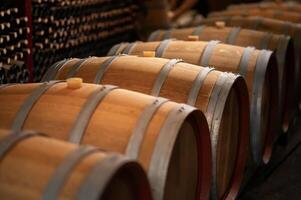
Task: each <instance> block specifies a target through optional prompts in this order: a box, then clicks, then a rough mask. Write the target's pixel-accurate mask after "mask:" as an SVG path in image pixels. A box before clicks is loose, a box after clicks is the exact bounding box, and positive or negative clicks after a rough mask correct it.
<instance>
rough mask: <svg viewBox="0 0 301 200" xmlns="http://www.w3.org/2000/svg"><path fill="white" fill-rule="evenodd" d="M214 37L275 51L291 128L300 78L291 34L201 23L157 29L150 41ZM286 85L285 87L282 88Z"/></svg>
mask: <svg viewBox="0 0 301 200" xmlns="http://www.w3.org/2000/svg"><path fill="white" fill-rule="evenodd" d="M193 37H195V39H196V40H200V41H210V40H219V41H221V42H223V43H226V44H233V45H238V46H243V47H248V46H254V47H255V48H257V49H270V50H273V51H275V55H276V58H277V62H278V72H279V83H283V84H279V91H280V92H279V104H280V105H279V110H280V112H281V113H283V114H282V117H283V120H282V121H283V130H284V132H286V131H287V130H288V127H289V124H290V122H291V121H292V119H293V116H294V113H295V111H296V110H297V99H298V95H297V93H298V90H297V88H296V87H295V85H297V80H295V81H292V80H291V77H294V71H295V69H294V67H295V58H294V55H295V52H294V45H293V41H292V39H291V37H289V36H285V35H277V34H272V33H268V32H260V31H254V30H249V29H242V28H240V27H232V28H230V27H218V26H206V25H202V26H198V27H193V28H185V29H172V30H158V31H155V32H153V33H152V34H151V35H150V37H149V40H148V41H161V40H165V39H170V38H175V39H179V40H190V39H191V38H193ZM282 87H283V88H282Z"/></svg>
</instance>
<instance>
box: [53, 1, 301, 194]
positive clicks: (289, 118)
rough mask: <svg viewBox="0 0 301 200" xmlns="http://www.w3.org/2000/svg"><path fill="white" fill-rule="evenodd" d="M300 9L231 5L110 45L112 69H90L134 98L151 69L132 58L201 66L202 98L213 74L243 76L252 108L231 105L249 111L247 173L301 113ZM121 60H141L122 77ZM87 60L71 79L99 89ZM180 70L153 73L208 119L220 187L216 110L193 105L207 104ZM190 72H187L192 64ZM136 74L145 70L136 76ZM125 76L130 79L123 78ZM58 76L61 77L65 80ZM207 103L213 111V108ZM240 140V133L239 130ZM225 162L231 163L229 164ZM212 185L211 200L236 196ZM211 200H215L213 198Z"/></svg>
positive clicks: (125, 67)
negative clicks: (143, 38)
mask: <svg viewBox="0 0 301 200" xmlns="http://www.w3.org/2000/svg"><path fill="white" fill-rule="evenodd" d="M300 7H301V4H297V3H293V2H285V3H271V2H268V3H266V2H265V3H259V4H242V5H234V6H230V7H229V8H228V9H227V10H225V11H222V12H214V13H211V14H209V16H208V18H206V19H203V20H201V21H198V22H197V24H194V26H193V27H188V28H183V29H169V30H156V31H154V32H153V33H152V34H151V35H150V36H149V38H148V42H141V41H138V42H134V43H121V44H118V45H115V46H114V47H113V48H112V49H111V50H110V51H109V52H108V56H113V58H112V59H111V60H110V59H109V58H108V62H109V64H108V63H106V64H103V65H102V64H101V63H97V66H95V68H98V70H100V71H101V68H102V66H105V68H106V69H105V71H106V74H107V73H109V74H110V73H112V75H111V76H112V79H113V78H115V80H114V82H115V83H116V84H122V82H125V80H124V79H131V80H127V81H126V82H129V83H127V84H126V86H125V87H128V89H131V90H136V91H139V92H147V91H146V90H145V89H143V88H141V84H142V85H144V84H147V83H146V82H148V81H147V80H148V77H149V75H148V74H149V70H148V67H147V68H146V66H147V62H146V61H145V62H138V63H137V62H136V61H135V60H136V59H146V58H141V57H158V58H167V59H181V61H184V62H186V63H190V64H193V65H198V66H201V68H204V72H200V73H199V75H197V76H194V78H193V80H194V81H198V80H201V83H200V85H201V86H199V92H200V93H202V91H203V90H206V89H205V85H206V79H209V78H211V77H210V75H212V72H214V71H216V70H219V71H223V72H232V73H238V74H240V75H241V76H242V77H243V78H244V80H245V81H246V85H247V89H248V90H247V91H248V94H249V104H246V102H247V101H246V99H244V100H243V99H239V98H238V100H237V102H236V103H234V104H233V105H235V104H236V107H238V108H236V109H238V110H241V109H242V107H245V106H246V105H250V107H249V109H250V115H249V117H250V127H249V129H248V130H249V131H248V132H249V135H250V137H249V142H250V143H249V150H250V154H249V156H248V164H247V166H246V168H247V171H248V168H251V167H250V166H251V165H252V164H250V163H252V162H254V163H255V165H256V166H257V167H258V166H259V165H261V164H267V163H268V162H269V158H270V156H271V154H272V150H273V144H274V143H275V141H276V140H277V139H278V138H279V136H280V134H282V135H284V136H285V137H288V132H289V131H288V130H289V129H290V128H291V127H293V125H294V120H295V117H296V114H297V112H298V111H299V110H300V109H301V82H300V73H301V69H300V68H301V61H300V58H301V14H300V13H299V12H300ZM124 54H129V55H136V56H139V57H136V58H133V59H131V60H130V61H127V62H124V65H123V66H122V67H120V72H118V71H117V69H118V67H116V65H118V64H117V63H118V62H119V61H120V60H122V59H124V60H125V59H126V58H125V55H124ZM148 59H154V58H148ZM89 60H93V58H89V59H87V60H85V61H82V62H83V63H80V64H79V65H75V66H76V67H75V68H78V70H76V71H77V72H76V74H77V76H81V77H83V78H84V79H85V80H87V81H94V83H98V81H99V79H97V77H93V78H92V77H90V76H89V75H88V74H92V73H94V71H93V72H92V73H91V71H90V72H88V69H87V70H85V69H84V68H89V67H88V66H87V65H94V62H93V61H91V64H90V62H89ZM109 60H110V61H109ZM181 61H178V62H181ZM104 62H105V61H104ZM131 62H133V64H128V63H131ZM175 62H176V61H175ZM92 63H93V64H92ZM95 64H96V63H95ZM63 65H64V64H63ZM67 65H68V64H67ZM108 65H109V66H108ZM120 65H121V64H120ZM129 65H133V66H129ZM150 65H152V66H153V67H154V66H155V63H151V64H150ZM178 65H180V64H176V65H174V66H173V67H172V69H170V68H171V67H170V66H168V67H162V68H161V70H160V72H159V75H158V77H161V78H158V79H160V80H161V81H162V79H163V82H165V83H164V87H165V86H166V87H167V85H170V86H177V85H178V84H180V85H181V86H177V87H176V88H177V89H176V90H177V91H174V92H173V95H175V94H177V93H178V92H181V94H182V95H181V96H188V98H187V99H184V101H186V103H187V104H190V105H193V106H196V107H197V108H199V109H201V110H202V111H203V112H204V113H205V115H206V117H207V120H208V123H209V130H210V134H211V143H212V149H213V152H212V158H213V168H212V169H213V183H214V181H215V180H217V181H216V183H217V185H218V184H219V183H221V182H219V178H220V174H219V172H222V173H227V167H224V166H222V165H219V163H218V161H219V160H217V161H216V160H215V158H216V155H214V145H215V144H216V143H218V142H216V140H215V138H213V137H212V136H213V135H215V134H216V132H215V131H216V129H214V128H213V127H216V124H217V123H219V120H216V121H215V120H214V117H213V115H214V111H216V110H214V111H213V110H212V109H210V107H208V106H203V105H202V104H200V103H199V102H198V101H204V100H203V99H201V98H200V96H199V97H198V98H197V99H198V100H197V101H190V100H189V97H191V96H190V94H191V91H192V90H193V89H195V86H194V85H192V86H191V84H187V81H182V80H187V79H190V78H188V77H189V76H191V75H189V74H188V73H185V72H184V71H183V72H182V73H181V72H180V71H179V72H178V73H177V72H176V71H177V70H176V68H177V66H178ZM208 67H209V68H208ZM213 67H214V68H213ZM91 68H92V67H91ZM115 68H116V69H115ZM136 68H138V69H136ZM190 69H192V66H191V67H190ZM205 69H206V70H205ZM96 70H97V69H96ZM128 71H130V72H128ZM137 71H139V72H140V71H143V72H142V73H139V74H138V73H137ZM166 71H167V72H166ZM62 73H64V72H62ZM119 73H120V74H121V73H122V79H119V76H118V77H117V75H118V74H119ZM129 73H130V74H133V75H131V76H130V75H127V74H129ZM96 74H99V73H96ZM162 74H163V75H162ZM166 74H167V75H166ZM69 75H70V73H69ZM108 76H109V75H108ZM136 76H140V77H136ZM172 76H175V77H176V78H177V79H178V80H177V84H175V83H173V82H172V81H171V80H170V77H172ZM59 77H60V78H64V76H59ZM162 77H164V78H162ZM60 78H59V79H60ZM91 78H92V79H91ZM51 79H52V78H51ZM136 79H138V80H139V82H136V83H131V82H134V81H133V80H136ZM49 80H50V79H49ZM103 81H104V82H106V81H109V78H106V76H105V77H104V80H103ZM131 84H135V86H131ZM185 85H186V86H187V89H186V90H185V91H182V90H181V89H180V88H184V87H185ZM217 85H222V88H223V89H222V90H224V89H225V88H226V87H227V84H225V82H222V83H221V82H219V81H218V80H217V81H216V82H215V86H214V87H216V86H217ZM178 90H179V91H178ZM187 91H189V92H187ZM206 91H208V90H206ZM147 93H148V94H152V95H154V94H156V95H158V94H159V95H160V96H165V95H169V94H168V93H167V92H164V90H162V91H160V92H159V93H154V92H153V90H151V89H150V90H148V92H147ZM185 94H186V95H185ZM222 96H223V95H221V96H219V97H218V100H219V101H220V100H222V98H220V97H222ZM231 96H232V92H230V93H229V95H228V98H233V96H232V97H231ZM172 97H174V98H172ZM172 97H169V96H168V98H171V99H173V100H174V101H178V102H181V101H183V100H182V99H181V98H179V97H178V95H177V96H172ZM206 97H209V99H210V100H211V99H215V97H216V96H215V93H214V90H213V91H210V90H209V92H208V93H207V96H206ZM236 98H237V97H236ZM210 100H209V101H210ZM241 100H243V101H241ZM227 101H228V100H227ZM191 103H193V104H191ZM227 103H229V102H227ZM227 103H226V104H225V106H224V112H225V113H227V116H226V115H223V116H222V118H221V119H222V121H224V120H225V118H226V119H227V121H228V122H226V124H228V125H229V124H232V127H231V128H232V129H228V130H230V132H232V133H233V132H235V131H236V130H238V129H239V130H240V128H241V127H240V128H238V129H237V127H239V124H240V125H242V124H241V123H242V122H241V121H240V120H239V119H237V118H236V117H237V115H232V116H231V114H232V112H229V110H228V108H227V107H228V105H227ZM208 105H210V103H209V104H208ZM245 111H246V110H245ZM245 111H244V112H245ZM239 118H240V117H239ZM229 121H231V122H229ZM233 121H237V122H239V123H238V124H236V125H235V124H233V123H232V122H233ZM220 125H221V126H220V127H224V125H223V123H221V124H220ZM228 127H229V126H228ZM226 132H227V131H226V130H223V129H220V132H219V134H220V138H219V139H221V138H222V137H221V135H222V134H223V133H226ZM238 133H239V132H238ZM239 134H242V133H241V132H240V133H239ZM239 134H237V135H236V136H235V135H234V134H232V135H231V138H232V140H231V141H229V140H227V139H225V138H222V139H223V142H224V143H228V142H230V143H232V146H233V144H235V139H234V138H235V137H237V136H238V135H239ZM238 137H239V136H238ZM236 141H240V142H242V141H241V140H236ZM224 153H225V151H224ZM217 158H218V156H217ZM228 159H229V160H228V161H230V159H231V157H228ZM230 163H231V162H229V163H228V164H230ZM254 163H253V164H254ZM228 166H229V165H228ZM232 169H234V168H232ZM251 171H252V170H251ZM233 172H236V173H237V172H238V170H236V171H235V170H234V171H233ZM233 172H232V175H233ZM251 174H252V172H251ZM242 176H246V175H242ZM215 178H217V179H215ZM232 180H233V179H232ZM224 183H225V182H224ZM214 185H215V184H213V185H212V188H211V198H213V199H215V198H224V197H225V198H233V196H231V195H229V194H231V189H233V188H234V187H233V185H231V184H230V185H229V183H226V185H227V186H225V187H218V186H217V187H216V188H214ZM236 187H238V188H239V187H240V185H236ZM225 188H227V189H225ZM213 194H217V195H216V196H214V195H213Z"/></svg>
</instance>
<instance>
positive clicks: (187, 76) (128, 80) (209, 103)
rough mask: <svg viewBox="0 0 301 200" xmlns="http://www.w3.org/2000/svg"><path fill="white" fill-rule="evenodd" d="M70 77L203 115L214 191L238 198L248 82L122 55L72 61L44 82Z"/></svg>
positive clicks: (174, 63)
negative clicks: (180, 105) (192, 108)
mask: <svg viewBox="0 0 301 200" xmlns="http://www.w3.org/2000/svg"><path fill="white" fill-rule="evenodd" d="M142 52H143V51H142ZM81 62H82V63H83V64H80V63H81ZM79 64H80V66H79ZM55 66H56V64H54V67H55ZM52 70H53V72H54V73H50V72H51V71H52ZM73 71H76V73H74V74H73V73H72V72H73ZM47 74H48V75H47ZM68 74H73V75H74V76H77V77H81V78H83V80H84V81H85V82H91V83H97V84H99V83H102V84H104V83H105V84H106V83H109V84H113V85H119V86H120V87H123V88H126V89H130V90H134V91H137V92H142V93H146V94H151V95H153V96H162V97H165V98H168V99H171V100H173V101H176V102H179V103H187V104H189V105H191V106H196V107H197V108H199V109H201V110H202V111H203V112H204V113H205V115H206V117H207V120H208V123H209V127H210V130H211V140H212V145H213V146H212V155H213V163H214V164H213V165H214V166H213V179H214V180H213V190H215V191H216V190H218V191H219V196H220V197H221V196H227V194H230V193H231V194H232V195H234V196H235V195H236V194H237V191H238V187H237V186H239V185H240V181H241V178H242V176H243V173H244V165H245V160H246V157H247V153H248V152H246V148H245V146H246V145H247V144H248V131H249V128H248V127H249V107H248V104H249V103H248V93H247V86H246V84H245V82H244V80H243V78H242V77H240V76H236V75H233V74H230V73H222V72H219V71H216V70H214V69H213V68H204V67H199V66H196V65H191V64H188V63H184V62H183V61H181V60H176V59H173V60H168V59H162V58H146V57H137V56H126V55H120V56H115V57H114V56H113V57H99V58H93V59H91V58H87V59H85V60H84V61H83V60H80V59H71V60H69V61H66V62H63V63H61V64H60V66H58V67H57V68H56V69H55V68H53V67H51V68H50V69H49V72H47V73H46V76H45V77H44V79H43V80H44V81H48V80H54V79H58V80H59V79H65V78H67V77H68Z"/></svg>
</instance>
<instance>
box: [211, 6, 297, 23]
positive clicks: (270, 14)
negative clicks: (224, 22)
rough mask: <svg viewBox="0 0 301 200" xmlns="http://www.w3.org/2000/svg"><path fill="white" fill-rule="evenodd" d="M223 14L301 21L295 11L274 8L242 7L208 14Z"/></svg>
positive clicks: (293, 21)
mask: <svg viewBox="0 0 301 200" xmlns="http://www.w3.org/2000/svg"><path fill="white" fill-rule="evenodd" d="M221 16H244V17H247V16H262V17H267V18H274V19H278V20H282V21H289V22H292V23H301V15H300V14H299V13H295V12H289V11H282V10H274V9H265V10H262V9H240V10H226V11H219V12H212V13H210V14H209V15H208V17H209V18H211V17H221Z"/></svg>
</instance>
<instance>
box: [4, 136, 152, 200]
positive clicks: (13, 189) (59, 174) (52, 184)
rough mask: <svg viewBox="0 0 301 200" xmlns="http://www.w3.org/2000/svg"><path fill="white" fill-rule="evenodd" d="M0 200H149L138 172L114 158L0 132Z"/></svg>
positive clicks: (137, 168)
mask: <svg viewBox="0 0 301 200" xmlns="http://www.w3.org/2000/svg"><path fill="white" fill-rule="evenodd" d="M0 198H1V199H11V200H17V199H27V200H31V199H32V200H34V199H43V200H50V199H51V200H52V199H78V200H80V199H82V200H95V199H102V200H115V199H126V200H140V199H148V200H151V199H152V197H151V191H150V186H149V183H148V180H147V176H146V174H145V172H144V170H143V169H142V167H141V166H140V165H139V164H138V163H136V162H135V161H133V160H131V159H129V158H126V157H124V156H122V155H120V154H116V153H106V152H104V151H101V150H99V149H97V148H94V147H92V146H88V145H84V146H77V145H74V144H70V143H66V142H62V141H59V140H54V139H50V138H48V137H43V136H42V135H41V134H39V133H33V132H10V131H5V130H0Z"/></svg>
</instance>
